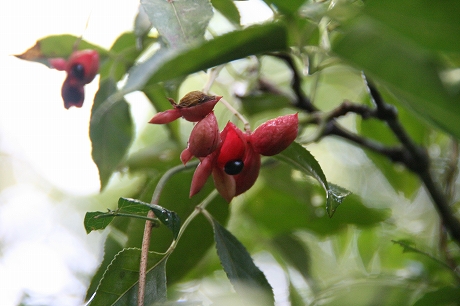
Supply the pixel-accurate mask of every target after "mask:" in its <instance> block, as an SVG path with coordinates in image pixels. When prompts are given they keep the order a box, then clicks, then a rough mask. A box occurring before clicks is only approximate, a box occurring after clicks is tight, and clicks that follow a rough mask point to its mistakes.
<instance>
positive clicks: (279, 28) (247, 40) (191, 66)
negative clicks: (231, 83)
mask: <svg viewBox="0 0 460 306" xmlns="http://www.w3.org/2000/svg"><path fill="white" fill-rule="evenodd" d="M286 49H287V33H286V28H285V26H284V25H283V24H282V23H279V22H278V23H267V24H263V25H256V26H251V27H248V28H245V29H243V30H238V31H234V32H231V33H228V34H224V35H222V36H219V37H217V38H215V39H213V40H210V41H206V42H203V43H201V44H199V45H197V46H193V47H190V48H189V49H188V50H185V51H181V52H177V51H172V50H169V51H168V50H166V49H165V48H162V49H160V50H159V51H157V52H156V53H155V54H154V55H153V56H152V57H151V58H149V59H148V60H146V61H145V62H143V63H141V64H139V65H137V66H135V67H134V68H133V69H132V71H130V73H129V76H128V80H127V82H126V85H125V87H124V88H123V92H124V93H129V92H131V91H135V90H140V89H142V88H143V87H144V85H145V84H146V83H147V82H148V81H149V80H150V82H151V83H157V82H161V81H167V80H172V79H175V78H178V77H182V76H187V75H188V74H191V73H194V72H198V71H201V70H205V69H208V68H211V67H214V66H217V65H221V64H226V63H228V62H230V61H233V60H237V59H240V58H244V57H246V56H250V55H254V54H260V53H264V52H273V51H281V50H286Z"/></svg>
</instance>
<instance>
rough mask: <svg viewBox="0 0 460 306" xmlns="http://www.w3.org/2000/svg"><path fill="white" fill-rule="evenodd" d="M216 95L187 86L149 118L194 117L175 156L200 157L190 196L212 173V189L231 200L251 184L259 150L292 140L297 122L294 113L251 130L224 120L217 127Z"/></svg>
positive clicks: (272, 150) (271, 150) (276, 149)
mask: <svg viewBox="0 0 460 306" xmlns="http://www.w3.org/2000/svg"><path fill="white" fill-rule="evenodd" d="M221 98H222V97H220V96H209V95H206V94H204V93H202V92H200V91H192V92H190V93H188V94H187V95H185V96H184V97H183V98H182V99H181V100H180V103H178V104H177V103H176V102H174V100H172V99H169V101H170V102H171V104H172V105H173V109H171V110H167V111H165V112H160V113H158V114H156V115H155V116H154V117H153V118H152V120H150V123H155V124H164V123H169V122H171V121H174V120H176V119H178V118H179V117H183V118H184V119H185V120H188V121H191V122H197V123H196V124H195V126H194V128H193V130H192V132H191V134H190V137H189V141H188V145H187V148H186V149H185V150H184V151H183V152H182V154H181V156H180V158H181V160H182V163H184V164H186V163H187V162H188V161H189V160H190V159H192V158H193V157H196V158H198V159H199V160H200V164H199V165H198V167H197V168H196V170H195V173H194V175H193V179H192V186H191V189H190V197H192V196H193V195H195V194H197V193H198V192H199V191H200V190H201V188H202V187H203V186H204V184H205V183H206V181H207V179H208V177H209V176H210V175H211V174H212V177H213V179H214V185H215V186H216V189H217V190H218V191H219V193H220V194H221V195H222V197H223V198H224V199H226V200H227V201H228V202H230V201H231V200H232V199H233V197H235V196H237V195H240V194H242V193H243V192H245V191H247V190H248V189H249V188H251V187H252V186H253V185H254V183H255V181H256V180H257V177H258V175H259V169H260V159H261V155H264V156H272V155H276V154H278V153H280V152H281V151H283V150H284V149H286V148H287V147H288V146H289V145H290V144H291V143H292V142H293V141H294V139H295V138H296V137H297V132H298V123H299V121H298V116H297V114H293V115H286V116H280V117H277V118H275V119H272V120H268V121H267V122H265V123H263V124H261V125H260V126H259V127H258V128H257V129H255V130H254V131H253V132H251V131H245V132H243V131H241V130H240V129H239V128H238V127H237V126H236V125H235V124H233V123H232V122H228V123H227V125H226V126H225V128H224V129H223V130H222V131H221V132H219V127H218V124H217V119H216V116H215V115H214V112H213V108H214V106H215V105H216V103H217V102H218V101H219V100H220V99H221Z"/></svg>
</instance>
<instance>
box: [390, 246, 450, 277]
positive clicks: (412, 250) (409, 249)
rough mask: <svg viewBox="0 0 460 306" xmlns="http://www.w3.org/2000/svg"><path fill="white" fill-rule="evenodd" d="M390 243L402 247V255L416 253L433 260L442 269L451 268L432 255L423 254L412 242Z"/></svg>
mask: <svg viewBox="0 0 460 306" xmlns="http://www.w3.org/2000/svg"><path fill="white" fill-rule="evenodd" d="M391 242H393V243H394V244H398V245H400V246H402V247H403V253H416V254H420V255H423V256H425V257H427V258H429V259H431V260H433V261H434V262H436V263H437V264H439V265H441V266H442V267H444V268H446V269H447V270H449V271H450V270H451V267H450V266H449V265H448V264H446V263H445V262H442V261H441V260H439V259H437V258H436V257H434V256H433V255H430V254H428V253H426V252H423V251H422V250H419V249H417V248H416V247H415V243H414V242H412V241H409V240H391ZM453 272H454V273H455V271H453Z"/></svg>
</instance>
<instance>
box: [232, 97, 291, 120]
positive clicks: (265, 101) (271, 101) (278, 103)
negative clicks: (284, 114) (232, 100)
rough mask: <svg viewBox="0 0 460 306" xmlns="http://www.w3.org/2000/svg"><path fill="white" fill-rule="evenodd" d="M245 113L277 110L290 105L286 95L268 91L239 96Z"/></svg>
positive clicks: (254, 113) (252, 113)
mask: <svg viewBox="0 0 460 306" xmlns="http://www.w3.org/2000/svg"><path fill="white" fill-rule="evenodd" d="M239 99H240V100H241V102H242V106H243V109H244V111H245V113H247V114H248V115H249V116H252V115H256V114H259V113H261V112H264V111H270V110H279V109H282V108H285V107H289V106H292V103H291V101H290V100H289V98H288V97H286V96H283V95H275V94H270V93H262V94H252V95H248V96H243V97H239Z"/></svg>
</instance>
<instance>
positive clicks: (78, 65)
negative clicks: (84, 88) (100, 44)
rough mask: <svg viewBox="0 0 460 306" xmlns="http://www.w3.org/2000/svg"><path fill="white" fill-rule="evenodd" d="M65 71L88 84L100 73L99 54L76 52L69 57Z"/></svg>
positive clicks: (91, 51)
mask: <svg viewBox="0 0 460 306" xmlns="http://www.w3.org/2000/svg"><path fill="white" fill-rule="evenodd" d="M65 70H66V72H67V74H68V75H69V76H70V77H72V78H74V79H75V80H78V81H79V82H81V83H82V84H88V83H90V82H91V81H92V80H93V79H94V78H95V77H96V75H97V73H98V72H99V53H98V52H97V51H96V50H81V51H75V52H73V53H72V55H71V56H70V57H69V59H68V61H67V66H66V69H65Z"/></svg>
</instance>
